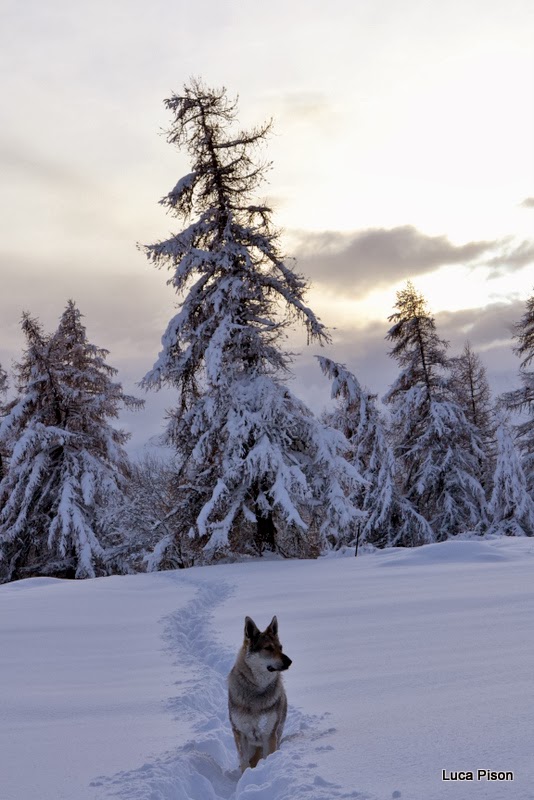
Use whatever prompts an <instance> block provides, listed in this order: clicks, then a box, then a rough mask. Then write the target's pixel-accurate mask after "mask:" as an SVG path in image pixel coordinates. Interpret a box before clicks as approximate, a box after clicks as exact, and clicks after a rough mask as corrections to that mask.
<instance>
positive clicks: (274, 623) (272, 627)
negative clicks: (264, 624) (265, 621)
mask: <svg viewBox="0 0 534 800" xmlns="http://www.w3.org/2000/svg"><path fill="white" fill-rule="evenodd" d="M267 630H268V631H269V633H272V634H273V635H274V636H278V620H277V619H276V617H273V618H272V620H271V621H270V622H269V627H268V628H267Z"/></svg>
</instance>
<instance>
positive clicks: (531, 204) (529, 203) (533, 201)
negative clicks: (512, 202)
mask: <svg viewBox="0 0 534 800" xmlns="http://www.w3.org/2000/svg"><path fill="white" fill-rule="evenodd" d="M521 207H522V208H534V197H525V199H524V200H523V202H522V203H521Z"/></svg>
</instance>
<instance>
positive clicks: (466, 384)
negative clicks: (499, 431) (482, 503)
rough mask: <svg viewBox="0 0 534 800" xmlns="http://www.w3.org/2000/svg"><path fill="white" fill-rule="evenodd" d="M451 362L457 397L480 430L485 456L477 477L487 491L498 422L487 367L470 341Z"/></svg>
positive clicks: (492, 467) (452, 382) (493, 465)
mask: <svg viewBox="0 0 534 800" xmlns="http://www.w3.org/2000/svg"><path fill="white" fill-rule="evenodd" d="M449 365H450V371H451V382H450V386H451V389H452V392H453V394H454V398H455V400H456V401H457V402H458V403H459V404H460V406H461V407H462V409H463V411H464V413H465V416H466V417H467V419H468V421H469V422H470V423H471V425H473V426H474V427H475V428H477V429H478V431H479V432H480V439H481V444H482V448H483V450H484V453H485V459H483V460H482V461H481V462H480V470H479V474H478V476H477V477H478V478H479V480H480V482H481V483H482V485H483V487H484V488H485V490H486V491H488V488H489V487H491V480H492V475H493V472H494V469H495V458H494V450H495V447H494V445H495V426H494V419H493V408H492V401H491V390H490V387H489V383H488V378H487V374H486V368H485V367H484V365H483V363H482V361H481V359H480V357H479V356H478V355H477V353H475V352H474V351H473V349H472V348H471V344H470V343H469V342H466V343H465V345H464V349H463V352H462V354H461V355H459V356H455V357H453V358H451V359H449Z"/></svg>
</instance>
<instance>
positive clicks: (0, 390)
mask: <svg viewBox="0 0 534 800" xmlns="http://www.w3.org/2000/svg"><path fill="white" fill-rule="evenodd" d="M7 388H8V378H7V372H6V371H5V369H3V367H2V365H1V364H0V418H1V417H3V416H5V414H6V411H5V407H4V403H3V400H4V398H5V396H6V394H7ZM4 474H5V453H3V452H2V450H1V449H0V481H1V480H2V478H3V477H4Z"/></svg>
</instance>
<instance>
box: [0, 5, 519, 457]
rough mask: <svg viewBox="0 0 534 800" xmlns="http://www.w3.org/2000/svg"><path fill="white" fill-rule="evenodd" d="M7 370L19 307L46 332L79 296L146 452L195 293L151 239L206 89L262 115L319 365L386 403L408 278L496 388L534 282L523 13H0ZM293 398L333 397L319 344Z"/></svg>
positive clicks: (471, 8)
mask: <svg viewBox="0 0 534 800" xmlns="http://www.w3.org/2000/svg"><path fill="white" fill-rule="evenodd" d="M0 8H1V10H2V30H1V32H0V59H1V61H2V62H3V63H2V64H1V67H2V68H1V70H0V76H1V77H0V84H1V90H2V92H1V96H2V104H1V109H0V115H1V116H0V123H1V124H0V165H1V171H2V181H1V186H0V280H1V289H0V331H1V335H0V363H2V365H3V366H4V367H5V368H7V369H9V368H10V365H11V363H12V362H13V361H14V360H15V361H16V360H17V359H18V358H20V355H21V351H22V348H23V345H24V343H23V337H22V335H21V331H20V318H21V313H22V311H23V310H27V311H29V312H30V313H31V314H32V315H35V316H37V317H39V318H40V319H41V321H42V322H43V324H44V325H45V327H46V328H47V329H48V330H52V329H54V328H55V326H56V325H57V321H58V319H59V317H60V315H61V313H62V311H63V309H64V307H65V305H66V302H67V300H68V299H69V298H72V299H74V300H75V301H76V303H77V305H78V307H79V308H80V310H81V311H82V313H83V314H84V315H85V323H86V326H87V331H88V335H89V338H90V340H91V341H92V342H93V343H95V344H97V345H99V346H102V347H105V348H107V349H108V350H109V351H110V355H109V357H108V362H109V363H110V364H111V365H112V366H114V367H117V368H118V370H119V375H118V377H119V379H120V380H121V381H122V383H123V385H124V387H125V389H126V390H127V391H128V392H130V393H134V394H135V393H137V395H140V396H143V397H144V399H145V400H146V406H145V409H144V411H142V412H136V413H135V414H132V413H131V412H127V413H125V414H123V415H122V416H121V424H122V426H123V427H124V428H125V429H127V430H129V431H131V432H132V440H131V448H132V450H133V451H136V452H139V451H140V450H141V449H142V447H143V445H144V444H145V443H146V442H148V441H152V440H153V437H155V436H157V435H158V434H159V433H160V432H161V431H162V430H163V426H164V415H165V409H166V408H170V407H172V405H173V396H172V393H169V392H166V393H165V392H164V393H160V394H155V393H150V394H148V395H147V394H145V392H144V391H142V390H140V389H139V388H138V387H136V384H137V382H138V381H139V380H141V378H142V377H143V376H144V375H145V373H146V372H147V371H148V370H149V369H150V367H151V366H152V364H153V362H154V361H155V359H156V357H157V354H158V351H159V349H160V338H161V335H162V333H163V331H164V329H165V327H166V325H167V322H168V321H169V319H170V317H171V316H172V315H173V313H174V311H175V308H176V305H177V303H178V302H179V298H178V297H177V296H176V295H175V294H174V293H173V290H172V289H171V288H170V287H169V286H167V285H166V280H167V278H168V274H166V273H165V272H162V271H158V270H157V269H155V268H154V267H153V266H152V265H150V264H149V263H148V261H147V260H146V257H145V255H144V253H143V252H142V250H140V249H139V248H138V244H139V243H140V244H149V243H153V242H155V241H158V240H160V239H163V238H166V237H167V236H168V234H169V232H170V231H174V232H177V230H178V229H179V228H177V222H176V221H175V220H173V219H172V218H169V217H167V216H166V214H165V210H164V209H163V208H162V207H161V206H160V205H158V201H159V200H160V198H161V197H163V196H164V195H165V194H167V192H168V191H169V190H170V189H171V188H172V187H173V186H174V185H175V184H176V183H177V181H178V179H179V178H180V177H181V176H182V175H184V174H186V173H187V172H188V171H189V163H188V159H187V156H186V154H185V153H180V152H178V151H177V150H176V149H175V148H173V147H171V146H170V145H169V144H167V142H166V141H165V137H164V135H162V131H164V130H165V129H166V128H167V127H168V126H169V124H170V122H171V120H170V116H169V114H168V112H167V111H166V110H165V108H164V105H163V100H164V98H166V97H169V96H170V94H171V93H172V92H178V91H180V90H181V88H182V87H183V85H184V83H187V82H188V80H189V79H190V78H191V77H192V76H198V77H201V78H202V79H203V80H204V81H205V82H206V84H208V85H210V86H215V87H219V86H226V87H227V89H228V92H229V94H230V95H232V96H234V95H239V108H240V122H241V124H242V126H244V127H247V126H251V125H255V124H257V123H261V122H263V121H265V120H267V119H269V118H271V117H272V118H273V120H274V129H273V133H272V135H271V136H270V137H269V140H268V142H267V147H266V150H265V153H264V156H265V158H267V159H268V160H269V161H272V168H271V170H270V171H269V175H268V183H266V184H264V186H262V187H261V189H260V199H266V200H267V201H268V202H269V203H270V204H272V206H273V209H274V216H273V221H274V222H275V224H276V225H277V226H278V227H279V228H280V229H282V231H283V233H282V246H283V249H284V252H285V253H287V255H288V256H290V257H294V258H296V268H297V269H298V271H299V272H301V273H303V274H305V275H306V276H307V278H308V279H309V281H310V290H309V292H308V298H307V299H308V304H309V305H310V307H311V308H312V309H313V310H314V311H315V312H316V313H317V314H318V315H319V316H320V318H321V320H322V321H323V322H324V323H325V324H326V325H327V326H329V327H330V328H331V330H332V344H331V345H330V346H328V347H327V348H323V349H322V350H321V351H320V352H321V354H322V355H327V356H329V357H331V358H334V359H336V360H338V361H342V362H344V363H345V364H346V365H347V366H348V367H349V368H350V369H351V370H353V371H354V372H355V374H356V375H357V377H358V378H359V380H360V382H361V383H362V384H364V385H366V386H367V387H368V388H369V389H371V390H372V391H374V392H377V393H378V395H379V396H381V395H382V394H383V393H384V392H385V390H386V389H387V387H388V385H389V384H390V383H391V382H392V380H393V379H394V378H395V376H396V374H397V366H396V364H395V363H394V362H393V361H392V360H391V358H389V356H388V350H389V345H388V342H387V341H386V340H385V336H386V334H387V330H388V327H389V323H388V316H389V315H390V314H391V313H392V312H393V306H394V304H395V299H396V291H398V290H399V289H400V288H401V287H402V286H403V285H405V283H406V280H408V279H411V280H412V281H413V282H414V284H415V286H416V288H417V289H418V290H420V291H421V292H422V293H423V294H424V295H425V297H426V299H427V301H428V304H429V309H430V310H431V312H432V313H433V314H434V315H435V317H436V322H437V325H438V332H439V334H440V335H441V336H442V337H443V338H444V339H447V340H448V341H450V352H451V354H454V353H457V352H459V351H460V350H461V349H462V347H463V344H464V342H465V341H466V339H469V340H470V342H471V344H472V347H473V348H474V349H475V350H476V351H477V352H478V353H479V354H480V356H481V358H482V360H483V362H484V364H485V365H486V368H487V371H488V377H489V380H490V383H491V385H492V387H493V389H494V391H495V392H496V393H498V392H501V391H503V390H504V389H507V388H510V386H511V385H512V384H515V383H517V369H518V360H517V358H516V356H515V355H514V354H513V352H512V349H511V348H512V344H513V342H512V340H511V329H512V326H513V324H514V323H515V322H517V321H518V319H519V318H520V317H521V315H522V314H523V311H524V305H525V301H526V300H527V298H528V297H529V295H530V294H531V293H532V290H533V288H534V268H533V264H534V234H533V223H534V49H533V48H532V41H533V40H534V4H533V3H532V2H531V0H509V1H508V2H507V3H502V2H494V1H493V0H471V1H470V2H469V3H465V0H463V2H459V1H457V0H451V1H450V2H448V3H443V2H442V1H441V0H427V2H425V3H422V2H420V0H374V1H373V2H368V1H366V2H363V1H362V0H351V2H345V0H331V2H330V3H324V2H315V0H307V1H306V2H304V1H303V0H293V1H292V2H287V0H283V2H282V0H272V1H271V2H270V3H269V4H267V5H266V4H265V3H260V2H258V1H257V0H250V1H249V2H248V3H246V4H245V3H244V2H242V0H241V1H239V0H196V2H191V0H152V2H151V3H146V2H140V0H93V2H91V3H89V2H85V1H84V2H81V0H76V1H75V2H72V0H69V1H67V0H48V1H47V3H41V2H38V0H26V2H25V3H20V2H14V1H12V0H0ZM291 347H292V349H293V350H297V351H299V352H300V353H301V355H300V356H299V357H298V358H297V359H296V360H295V364H294V378H293V380H292V382H291V388H292V390H293V391H294V392H295V393H297V394H298V395H299V396H301V397H302V398H303V399H304V400H306V401H307V402H309V404H310V405H311V406H312V407H313V408H314V410H316V411H317V410H319V409H320V408H321V407H322V406H323V405H324V404H325V403H326V402H327V399H328V391H329V390H328V386H327V384H326V381H325V379H324V378H323V377H322V375H321V374H320V372H319V370H318V367H317V364H316V362H315V359H314V355H315V354H316V353H317V352H319V351H318V350H317V348H314V347H308V346H307V344H306V336H305V332H304V331H303V330H295V332H294V334H292V337H291Z"/></svg>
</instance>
